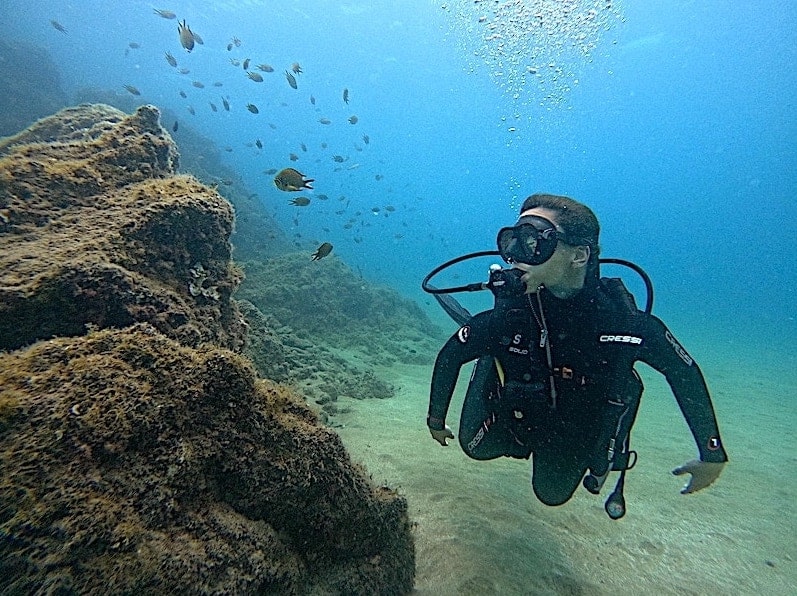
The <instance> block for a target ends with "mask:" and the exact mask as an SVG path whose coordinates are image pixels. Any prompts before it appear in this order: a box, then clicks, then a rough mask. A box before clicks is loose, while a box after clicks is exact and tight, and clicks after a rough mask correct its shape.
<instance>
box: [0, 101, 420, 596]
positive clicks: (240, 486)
mask: <svg viewBox="0 0 797 596" xmlns="http://www.w3.org/2000/svg"><path fill="white" fill-rule="evenodd" d="M178 159H179V155H178V152H177V148H176V146H175V144H174V142H173V140H172V139H171V137H170V135H169V134H168V133H167V132H166V131H165V130H164V129H163V128H162V127H161V126H160V122H159V112H158V110H157V109H156V108H154V107H152V106H143V107H141V108H139V109H138V110H136V112H135V113H134V114H132V115H126V114H124V113H123V112H120V111H118V110H115V109H114V108H110V107H108V106H102V105H82V106H78V107H75V108H69V109H66V110H63V111H62V112H59V113H58V114H56V115H54V116H52V117H50V118H47V119H45V120H43V121H40V122H38V123H37V124H35V125H34V126H32V127H31V128H29V129H28V130H26V131H24V132H22V133H20V134H19V135H17V136H16V137H11V138H9V139H3V140H0V264H1V265H2V266H1V267H0V349H2V350H6V353H4V354H0V467H1V469H2V474H0V537H1V538H2V539H1V540H0V591H2V592H9V593H32V592H39V591H40V592H48V593H49V592H58V593H73V592H77V593H96V592H103V593H139V592H146V593H152V592H158V593H161V592H162V593H175V592H181V593H183V592H191V593H263V594H272V593H273V594H277V593H278V594H402V593H407V592H409V591H411V589H412V585H413V579H414V545H413V538H412V532H411V528H410V522H409V519H408V516H407V508H406V502H405V500H404V499H403V498H402V497H401V496H399V495H397V494H396V493H395V491H393V490H391V489H389V488H387V487H376V486H374V485H373V483H372V482H371V481H370V480H369V478H368V475H367V472H366V471H365V470H364V469H362V468H360V467H358V466H357V465H354V464H353V463H352V462H351V460H350V458H349V456H348V454H347V453H346V451H345V449H344V448H343V446H342V444H341V442H340V440H339V438H338V437H337V435H336V434H335V433H334V432H333V431H332V430H330V429H328V428H326V427H324V426H323V425H322V424H321V423H320V422H319V420H318V418H317V416H316V414H314V413H313V412H312V411H311V410H310V409H309V408H308V406H307V405H306V403H305V402H304V399H303V398H302V396H300V395H299V394H298V393H296V392H294V391H293V390H292V389H290V388H289V387H287V386H284V385H280V384H278V383H276V382H275V381H274V380H265V379H258V377H257V375H256V373H255V370H254V367H253V365H252V363H251V362H250V361H249V360H248V359H247V358H246V357H244V356H242V355H241V352H242V350H244V347H245V343H246V332H247V325H246V323H245V321H244V316H243V315H242V313H241V310H240V309H239V307H238V304H237V302H236V301H235V300H234V299H233V298H232V297H231V296H232V294H233V292H234V290H235V289H236V287H237V286H238V284H239V282H240V280H241V277H242V274H241V272H240V270H239V269H238V268H237V267H236V266H235V265H234V264H233V263H232V261H231V260H230V255H231V245H230V242H229V238H230V234H231V231H232V224H233V210H232V207H231V205H230V204H229V203H228V202H227V201H226V200H224V199H223V198H222V197H221V196H219V194H218V193H217V192H216V191H214V190H213V189H211V188H208V187H206V186H204V185H202V184H201V183H200V182H198V181H197V180H196V179H195V178H193V177H191V176H185V175H178V174H176V167H177V163H178ZM244 307H245V310H246V311H247V316H248V317H250V318H251V319H252V320H257V321H258V336H257V337H258V338H259V339H258V341H261V343H263V345H267V344H268V343H269V340H270V339H271V340H273V342H272V343H273V345H275V346H278V347H279V346H283V347H284V346H285V344H286V343H288V344H290V343H291V342H293V343H301V342H296V341H294V340H293V339H291V338H290V337H289V336H287V335H286V334H285V333H284V331H285V328H284V325H282V324H280V325H279V326H278V325H277V324H276V323H275V321H276V320H275V319H272V318H270V315H264V314H262V313H259V314H258V312H257V311H256V309H254V307H253V306H251V305H248V304H244ZM272 324H274V328H270V325H272ZM275 338H276V339H275ZM261 364H262V366H261V367H259V368H262V369H265V370H266V372H271V373H272V374H273V376H274V377H276V378H277V380H281V379H282V378H286V379H290V378H291V375H292V373H291V369H292V363H291V359H290V358H285V357H284V355H283V359H282V361H281V362H280V363H279V365H276V366H269V365H268V364H264V363H262V362H261ZM261 372H262V371H261Z"/></svg>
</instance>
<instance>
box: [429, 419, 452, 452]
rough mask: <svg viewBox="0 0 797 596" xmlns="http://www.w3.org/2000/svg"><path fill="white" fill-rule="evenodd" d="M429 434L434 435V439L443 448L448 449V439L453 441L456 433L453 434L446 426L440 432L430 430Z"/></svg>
mask: <svg viewBox="0 0 797 596" xmlns="http://www.w3.org/2000/svg"><path fill="white" fill-rule="evenodd" d="M429 432H430V433H432V438H433V439H434V440H435V441H437V442H438V443H440V444H441V445H442V446H443V447H448V443H446V439H453V438H454V433H453V432H451V428H450V427H449V426H448V425H447V424H446V425H445V427H444V428H441V429H440V430H433V429H431V428H430V429H429Z"/></svg>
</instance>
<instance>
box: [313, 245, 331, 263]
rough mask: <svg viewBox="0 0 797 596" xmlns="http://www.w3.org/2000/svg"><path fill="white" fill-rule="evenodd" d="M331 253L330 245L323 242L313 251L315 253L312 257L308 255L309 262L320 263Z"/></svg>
mask: <svg viewBox="0 0 797 596" xmlns="http://www.w3.org/2000/svg"><path fill="white" fill-rule="evenodd" d="M331 252H332V245H331V244H330V243H329V242H324V243H323V244H322V245H321V246H319V247H318V248H317V249H315V252H314V253H313V254H312V255H310V260H311V261H320V260H321V259H323V258H324V257H325V256H327V255H328V254H329V253H331Z"/></svg>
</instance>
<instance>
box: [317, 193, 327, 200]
mask: <svg viewBox="0 0 797 596" xmlns="http://www.w3.org/2000/svg"><path fill="white" fill-rule="evenodd" d="M316 198H317V199H318V200H320V201H328V200H329V195H325V194H324V193H319V194H317V195H316Z"/></svg>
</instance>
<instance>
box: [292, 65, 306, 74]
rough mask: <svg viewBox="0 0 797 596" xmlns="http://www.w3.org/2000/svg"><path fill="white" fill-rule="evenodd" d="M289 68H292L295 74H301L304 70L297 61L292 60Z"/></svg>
mask: <svg viewBox="0 0 797 596" xmlns="http://www.w3.org/2000/svg"><path fill="white" fill-rule="evenodd" d="M291 70H292V71H293V72H294V73H296V74H301V73H303V72H304V71H303V70H302V67H301V66H300V65H299V63H298V62H294V63H293V64H291Z"/></svg>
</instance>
